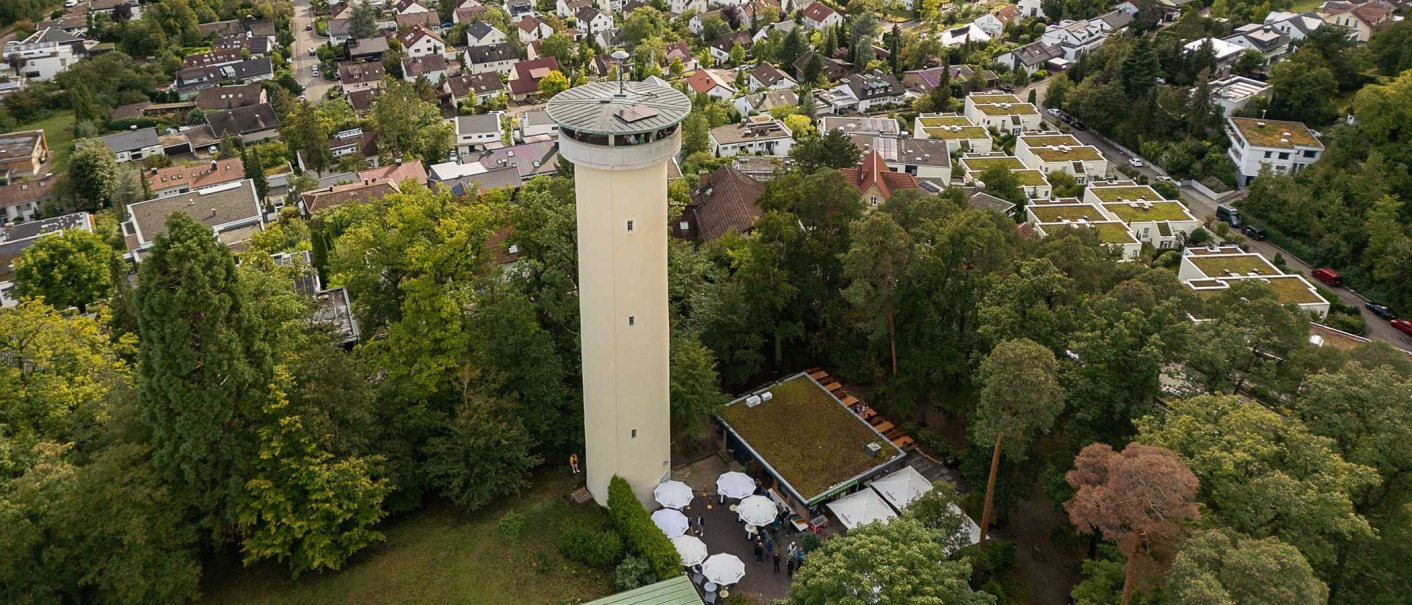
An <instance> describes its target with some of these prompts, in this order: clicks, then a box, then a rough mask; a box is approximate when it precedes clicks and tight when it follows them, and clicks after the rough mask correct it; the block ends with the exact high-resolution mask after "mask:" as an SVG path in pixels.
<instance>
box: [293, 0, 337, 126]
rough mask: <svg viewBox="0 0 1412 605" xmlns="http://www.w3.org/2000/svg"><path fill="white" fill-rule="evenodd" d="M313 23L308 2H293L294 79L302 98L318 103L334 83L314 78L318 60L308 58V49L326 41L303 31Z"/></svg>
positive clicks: (311, 8) (321, 78)
mask: <svg viewBox="0 0 1412 605" xmlns="http://www.w3.org/2000/svg"><path fill="white" fill-rule="evenodd" d="M313 23H314V8H313V6H311V5H310V4H309V0H294V17H293V18H292V19H290V27H292V28H293V29H294V57H293V64H294V78H295V79H296V80H298V81H299V84H300V85H301V86H303V87H304V98H306V99H309V100H311V101H318V100H321V99H324V98H327V95H328V91H329V89H330V88H333V87H334V82H331V81H329V80H325V79H324V78H323V76H319V77H317V78H316V77H314V67H315V66H317V65H318V64H319V58H318V57H311V56H309V49H311V48H318V47H319V46H321V45H323V43H324V42H325V40H326V39H325V38H321V37H319V36H318V35H317V34H315V33H314V32H313V31H304V29H305V28H306V27H308V26H310V25H313Z"/></svg>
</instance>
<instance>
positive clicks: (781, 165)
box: [667, 155, 795, 183]
mask: <svg viewBox="0 0 1412 605" xmlns="http://www.w3.org/2000/svg"><path fill="white" fill-rule="evenodd" d="M674 163H675V162H674ZM794 164H795V162H794V158H788V157H779V156H764V155H738V156H735V160H734V161H732V162H731V165H732V166H734V167H735V169H736V170H739V171H740V173H741V174H743V175H745V176H748V177H750V178H752V179H755V180H757V181H760V182H761V183H764V182H767V181H772V180H774V178H775V177H776V176H779V175H780V174H783V173H786V172H789V171H790V170H791V169H792V168H793V167H794ZM667 170H668V173H669V174H670V172H671V168H670V167H668V169H667Z"/></svg>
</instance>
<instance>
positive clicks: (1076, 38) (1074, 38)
mask: <svg viewBox="0 0 1412 605" xmlns="http://www.w3.org/2000/svg"><path fill="white" fill-rule="evenodd" d="M1108 31H1109V24H1108V23H1107V22H1105V21H1103V20H1101V19H1080V20H1078V21H1075V20H1072V19H1065V20H1064V21H1060V22H1059V24H1058V25H1055V26H1053V27H1050V28H1049V29H1046V30H1044V36H1043V37H1041V38H1040V40H1042V41H1043V42H1044V43H1045V44H1049V45H1056V46H1059V47H1060V48H1061V49H1063V51H1064V58H1065V59H1067V60H1069V61H1077V60H1079V57H1082V56H1084V55H1086V54H1088V53H1089V51H1092V50H1093V49H1095V48H1098V46H1099V45H1100V44H1103V41H1104V40H1107V39H1108Z"/></svg>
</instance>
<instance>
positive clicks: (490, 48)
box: [466, 42, 520, 75]
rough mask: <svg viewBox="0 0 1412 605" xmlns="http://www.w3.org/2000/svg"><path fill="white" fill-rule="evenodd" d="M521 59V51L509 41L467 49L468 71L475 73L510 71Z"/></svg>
mask: <svg viewBox="0 0 1412 605" xmlns="http://www.w3.org/2000/svg"><path fill="white" fill-rule="evenodd" d="M519 60H520V51H519V50H518V49H516V48H515V45H514V44H510V43H508V42H506V43H502V44H490V45H487V46H472V47H470V48H468V49H466V66H467V70H466V71H469V72H470V73H473V74H492V75H494V74H502V73H509V72H510V70H511V69H512V68H513V67H514V66H515V62H516V61H519Z"/></svg>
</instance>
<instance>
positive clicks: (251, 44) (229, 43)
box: [211, 33, 276, 57]
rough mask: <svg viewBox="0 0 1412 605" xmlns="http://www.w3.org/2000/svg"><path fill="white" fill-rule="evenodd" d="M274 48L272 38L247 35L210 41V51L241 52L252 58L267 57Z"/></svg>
mask: <svg viewBox="0 0 1412 605" xmlns="http://www.w3.org/2000/svg"><path fill="white" fill-rule="evenodd" d="M275 48H276V46H275V37H274V36H256V35H253V34H248V33H246V34H235V35H232V36H225V37H222V38H216V39H215V40H212V41H211V50H212V51H218V50H237V51H239V50H243V51H249V52H250V56H252V57H259V56H264V55H268V54H270V51H271V50H274V49H275Z"/></svg>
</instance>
